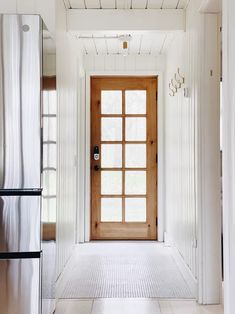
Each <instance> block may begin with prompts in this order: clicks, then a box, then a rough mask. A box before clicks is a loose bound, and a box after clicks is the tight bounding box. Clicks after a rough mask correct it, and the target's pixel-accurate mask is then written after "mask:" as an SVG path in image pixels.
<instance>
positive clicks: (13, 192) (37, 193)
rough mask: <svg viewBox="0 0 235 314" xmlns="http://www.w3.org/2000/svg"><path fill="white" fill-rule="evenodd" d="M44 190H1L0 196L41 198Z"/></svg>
mask: <svg viewBox="0 0 235 314" xmlns="http://www.w3.org/2000/svg"><path fill="white" fill-rule="evenodd" d="M40 195H42V189H0V196H40Z"/></svg>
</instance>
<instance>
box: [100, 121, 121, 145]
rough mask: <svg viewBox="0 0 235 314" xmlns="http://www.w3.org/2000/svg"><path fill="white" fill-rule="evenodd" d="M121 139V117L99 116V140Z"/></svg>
mask: <svg viewBox="0 0 235 314" xmlns="http://www.w3.org/2000/svg"><path fill="white" fill-rule="evenodd" d="M121 140H122V118H101V141H121Z"/></svg>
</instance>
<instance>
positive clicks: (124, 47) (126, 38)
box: [119, 35, 131, 56]
mask: <svg viewBox="0 0 235 314" xmlns="http://www.w3.org/2000/svg"><path fill="white" fill-rule="evenodd" d="M119 40H120V41H121V42H122V54H123V56H127V55H128V49H129V42H130V41H131V35H121V36H119Z"/></svg>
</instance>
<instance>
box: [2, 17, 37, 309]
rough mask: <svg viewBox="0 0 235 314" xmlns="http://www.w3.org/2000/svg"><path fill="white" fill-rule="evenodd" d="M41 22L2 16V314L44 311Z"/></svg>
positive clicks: (32, 18)
mask: <svg viewBox="0 0 235 314" xmlns="http://www.w3.org/2000/svg"><path fill="white" fill-rule="evenodd" d="M41 33H42V32H41V20H40V17H39V16H37V15H0V313H4V314H38V313H40V312H41V288H40V286H41V279H40V278H41V270H40V268H41V162H42V160H41V159H42V158H41V148H42V147H41V143H42V141H41V65H42V62H41V60H42V58H41V55H42V54H41Z"/></svg>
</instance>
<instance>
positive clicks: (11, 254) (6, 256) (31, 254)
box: [0, 251, 42, 260]
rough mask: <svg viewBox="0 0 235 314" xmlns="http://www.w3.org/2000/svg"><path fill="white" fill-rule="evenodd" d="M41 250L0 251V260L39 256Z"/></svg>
mask: <svg viewBox="0 0 235 314" xmlns="http://www.w3.org/2000/svg"><path fill="white" fill-rule="evenodd" d="M41 253H42V251H37V252H2V253H0V260H3V259H26V258H27V259H28V258H40V257H41Z"/></svg>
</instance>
